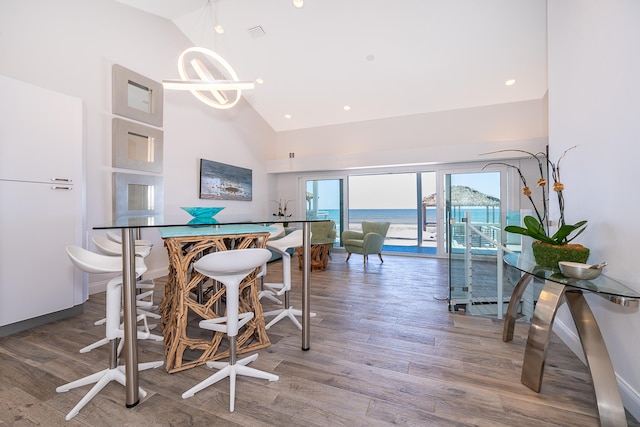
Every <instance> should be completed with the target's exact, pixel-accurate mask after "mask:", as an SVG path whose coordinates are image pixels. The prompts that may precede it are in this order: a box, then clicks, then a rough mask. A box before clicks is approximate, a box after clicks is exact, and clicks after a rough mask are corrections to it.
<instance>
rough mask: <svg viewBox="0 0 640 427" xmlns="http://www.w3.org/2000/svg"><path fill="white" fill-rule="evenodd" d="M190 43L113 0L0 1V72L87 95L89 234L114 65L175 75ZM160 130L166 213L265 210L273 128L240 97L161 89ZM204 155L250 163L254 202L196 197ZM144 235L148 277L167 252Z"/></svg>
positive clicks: (105, 147) (107, 171)
mask: <svg viewBox="0 0 640 427" xmlns="http://www.w3.org/2000/svg"><path fill="white" fill-rule="evenodd" d="M190 46H191V43H190V42H189V41H188V40H186V39H185V36H184V35H183V34H182V33H181V32H180V31H179V30H178V29H177V28H176V27H175V26H174V25H173V23H171V22H170V21H168V20H166V19H162V18H159V17H156V16H153V15H149V14H146V13H144V12H141V11H139V10H137V9H132V8H129V7H126V6H123V5H121V4H119V3H117V2H114V1H110V0H55V1H50V0H2V1H1V2H0V57H1V58H2V60H1V61H0V74H3V75H7V76H9V77H12V78H15V79H19V80H23V81H26V82H29V83H32V84H35V85H38V86H41V87H44V88H48V89H52V90H55V91H58V92H62V93H66V94H69V95H72V96H76V97H79V98H82V99H83V101H84V107H85V116H86V123H85V132H86V135H85V139H86V147H87V152H86V169H87V177H86V189H87V226H88V227H89V230H88V232H87V241H90V237H89V236H90V235H92V234H94V233H98V232H93V231H92V230H91V229H90V227H92V226H94V225H99V224H104V223H107V222H109V221H110V220H111V209H112V200H111V197H112V196H111V194H112V192H111V174H112V172H113V171H114V169H113V168H112V166H111V120H112V117H113V115H112V114H111V67H112V65H113V64H120V65H122V66H124V67H126V68H129V69H131V70H133V71H135V72H137V73H140V74H142V75H144V76H146V77H149V78H151V79H153V80H155V81H161V80H162V79H166V78H176V77H177V76H178V70H177V67H176V61H177V57H178V55H179V54H180V52H181V51H182V50H184V49H185V48H187V47H190ZM34 125H36V124H34ZM163 131H164V150H165V151H164V171H163V174H162V175H163V176H164V180H165V192H164V196H165V197H164V199H165V205H166V206H165V212H166V213H171V212H179V209H178V207H179V206H226V209H227V211H233V212H248V211H251V212H256V213H263V214H266V212H267V210H268V200H269V199H268V196H267V174H266V166H265V161H264V160H265V159H266V158H267V157H269V156H270V154H269V150H273V149H274V148H273V147H275V132H274V131H273V130H272V129H271V128H270V127H269V126H268V125H267V124H266V123H265V122H264V121H263V120H262V118H261V117H260V116H258V115H257V113H255V111H254V110H253V109H252V108H251V107H250V106H249V105H248V104H247V103H246V102H242V101H241V103H240V104H239V105H238V106H237V107H236V108H234V109H232V110H230V111H222V110H214V109H213V108H210V107H207V106H205V105H204V104H202V103H201V102H200V101H198V100H196V99H195V98H194V97H193V96H192V95H191V94H190V93H188V92H170V91H165V96H164V126H163ZM201 157H202V158H206V159H209V160H215V161H220V162H223V163H229V164H232V165H235V166H240V167H244V168H249V169H252V170H253V202H216V201H211V200H200V199H199V198H198V173H199V159H200V158H201ZM120 171H122V172H131V171H127V170H120ZM132 173H135V172H132ZM25 202H26V203H29V202H30V201H25ZM143 237H144V238H147V239H151V240H153V241H154V242H155V243H156V248H157V249H156V250H154V251H153V252H152V255H151V257H150V258H149V259H148V261H147V264H148V266H149V270H150V271H149V273H148V275H149V276H151V275H161V274H164V272H166V268H167V262H168V260H167V255H166V251H165V250H164V248H163V245H162V241H161V239H160V237H159V233H158V231H157V230H154V229H149V230H145V231H143ZM89 247H92V246H91V245H89ZM91 283H93V284H94V285H95V284H98V285H97V287H99V286H100V285H101V284H103V283H104V280H103V278H102V277H99V276H96V277H91V278H90V286H91Z"/></svg>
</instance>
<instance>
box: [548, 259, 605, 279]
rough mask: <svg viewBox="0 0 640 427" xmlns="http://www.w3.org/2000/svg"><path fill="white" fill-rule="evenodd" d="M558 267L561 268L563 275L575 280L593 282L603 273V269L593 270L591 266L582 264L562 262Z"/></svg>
mask: <svg viewBox="0 0 640 427" xmlns="http://www.w3.org/2000/svg"><path fill="white" fill-rule="evenodd" d="M558 267H560V271H561V272H562V274H563V275H565V276H567V277H572V278H574V279H582V280H591V279H595V278H596V277H598V276H599V275H600V273H602V268H591V267H592V266H591V265H590V264H582V263H579V262H570V261H560V262H559V263H558ZM594 267H597V266H594Z"/></svg>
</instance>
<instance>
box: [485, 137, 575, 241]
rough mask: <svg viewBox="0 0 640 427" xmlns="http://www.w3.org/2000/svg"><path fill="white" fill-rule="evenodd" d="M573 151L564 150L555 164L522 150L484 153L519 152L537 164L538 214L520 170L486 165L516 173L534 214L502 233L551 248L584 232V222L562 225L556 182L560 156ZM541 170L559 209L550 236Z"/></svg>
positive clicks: (561, 198)
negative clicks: (539, 192)
mask: <svg viewBox="0 0 640 427" xmlns="http://www.w3.org/2000/svg"><path fill="white" fill-rule="evenodd" d="M574 148H576V146H575V145H574V146H573V147H570V148H568V149H566V150H565V151H564V152H563V153H562V155H561V156H560V157H559V158H558V161H557V162H556V163H553V162H552V161H550V160H549V158H548V157H547V155H546V154H544V153H536V154H533V153H530V152H528V151H524V150H499V151H493V152H492V153H487V154H493V153H500V152H508V151H511V152H521V153H526V154H528V155H529V156H531V158H533V159H535V160H536V161H537V162H538V169H539V171H540V178H539V179H538V181H537V183H536V185H537V186H538V187H541V189H542V211H540V210H539V209H538V207H537V206H536V204H535V203H534V201H533V198H532V197H531V195H532V191H531V189H530V188H529V186H528V185H527V179H526V178H525V176H524V175H523V174H522V171H521V170H520V168H518V167H517V166H513V165H510V164H507V163H502V162H493V163H489V164H488V165H486V166H489V165H495V164H500V165H505V166H508V167H510V168H513V169H515V170H516V171H517V172H518V175H519V176H520V181H522V185H523V187H522V193H523V194H524V195H525V196H526V197H527V198H528V199H529V201H530V202H531V205H532V206H533V209H534V211H535V213H536V216H535V217H534V216H531V215H527V216H525V217H524V218H523V220H522V222H523V224H524V227H521V226H518V225H508V226H506V227H505V231H508V232H510V233H516V234H522V235H524V236H529V237H532V238H533V239H535V240H539V241H541V242H544V243H548V244H550V245H554V246H561V245H566V244H568V243H569V242H571V241H572V240H573V239H575V238H576V237H578V236H579V235H580V234H582V232H583V231H584V230H585V229H586V226H587V221H579V222H577V223H575V224H567V223H566V222H565V219H564V196H563V194H562V192H563V191H564V184H563V183H562V181H561V180H560V161H561V160H562V159H563V158H564V156H565V155H566V154H567V152H568V151H569V150H572V149H574ZM486 166H485V167H486ZM545 167H548V169H549V171H550V176H551V179H552V180H553V187H552V190H553V191H554V192H555V193H556V196H557V198H558V207H559V208H560V218H559V219H558V230H557V231H556V232H555V233H553V234H550V232H549V209H548V206H549V203H548V197H549V196H548V195H549V193H550V191H551V189H548V185H547V179H546V178H545V174H544V169H545ZM574 233H575V234H574ZM572 235H573V236H572Z"/></svg>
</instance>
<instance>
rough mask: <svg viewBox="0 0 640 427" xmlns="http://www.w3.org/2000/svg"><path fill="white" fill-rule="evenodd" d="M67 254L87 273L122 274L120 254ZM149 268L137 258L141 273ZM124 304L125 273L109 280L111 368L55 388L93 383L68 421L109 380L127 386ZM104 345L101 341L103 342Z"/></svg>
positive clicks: (142, 366) (74, 249) (70, 249)
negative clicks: (123, 357) (123, 352)
mask: <svg viewBox="0 0 640 427" xmlns="http://www.w3.org/2000/svg"><path fill="white" fill-rule="evenodd" d="M66 250H67V254H68V255H69V258H70V259H71V261H72V263H73V264H74V265H75V266H76V267H77V268H79V269H80V270H82V271H84V272H87V273H93V274H98V273H122V259H121V258H119V257H111V256H107V255H102V254H97V253H94V252H91V251H89V250H87V249H84V248H81V247H79V246H74V245H71V246H67V248H66ZM146 270H147V267H146V265H145V264H144V260H143V259H142V258H136V265H135V272H136V275H137V276H139V275H141V274H143V273H144V272H145V271H146ZM121 306H122V275H120V276H117V277H114V278H112V279H111V280H109V283H108V284H107V292H106V322H105V338H104V340H106V342H109V343H111V348H110V353H109V367H108V368H107V369H103V370H101V371H99V372H96V373H94V374H91V375H88V376H86V377H83V378H80V379H77V380H75V381H72V382H70V383H67V384H64V385H61V386H59V387H57V388H56V392H58V393H63V392H67V391H69V390H72V389H74V388H77V387H82V386H84V385H89V384H94V386H93V387H92V388H91V389H90V390H89V391H88V392H87V394H85V395H84V397H83V398H82V399H81V400H80V401H79V402H78V403H77V404H76V406H74V407H73V409H71V411H70V412H69V413H68V414H67V415H66V417H65V419H66V420H67V421H69V420H70V419H72V418H73V417H75V416H76V415H77V414H78V413H79V412H80V410H81V409H82V408H83V407H84V406H85V405H86V404H87V403H89V401H90V400H91V399H93V398H94V397H95V396H96V395H97V394H98V393H99V392H100V390H102V389H103V388H104V387H105V386H106V385H107V384H108V383H110V382H111V381H117V382H119V383H120V384H122V385H123V386H124V385H125V381H126V379H125V371H124V365H118V358H119V354H120V350H121V349H122V347H121V346H120V345H119V343H118V342H119V341H120V342H121V341H122V338H124V330H123V328H122V323H121V321H120V313H121ZM145 319H146V318H145V316H144V315H139V316H138V318H137V320H138V321H144V320H145ZM137 338H138V339H154V340H162V339H163V338H162V337H160V336H154V335H153V334H151V333H150V332H149V330H148V328H147V329H146V330H143V331H140V330H138V332H137ZM100 345H102V344H100ZM163 364H164V362H163V361H157V362H146V363H139V364H138V370H139V371H144V370H146V369H153V368H157V367H159V366H162V365H163ZM138 392H139V394H140V396H142V397H145V396H146V392H145V391H144V390H143V389H142V388H140V389H139V391H138Z"/></svg>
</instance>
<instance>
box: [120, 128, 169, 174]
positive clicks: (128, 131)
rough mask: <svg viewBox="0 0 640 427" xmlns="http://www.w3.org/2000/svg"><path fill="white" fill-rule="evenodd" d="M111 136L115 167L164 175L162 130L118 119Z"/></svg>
mask: <svg viewBox="0 0 640 427" xmlns="http://www.w3.org/2000/svg"><path fill="white" fill-rule="evenodd" d="M111 135H112V146H113V162H112V163H113V167H115V168H123V169H134V170H139V171H143V172H153V173H162V162H163V136H164V132H163V131H162V130H160V129H156V128H152V127H150V126H145V125H143V124H141V123H136V122H131V121H129V120H124V119H120V118H117V117H116V118H114V119H113V121H112V132H111Z"/></svg>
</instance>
